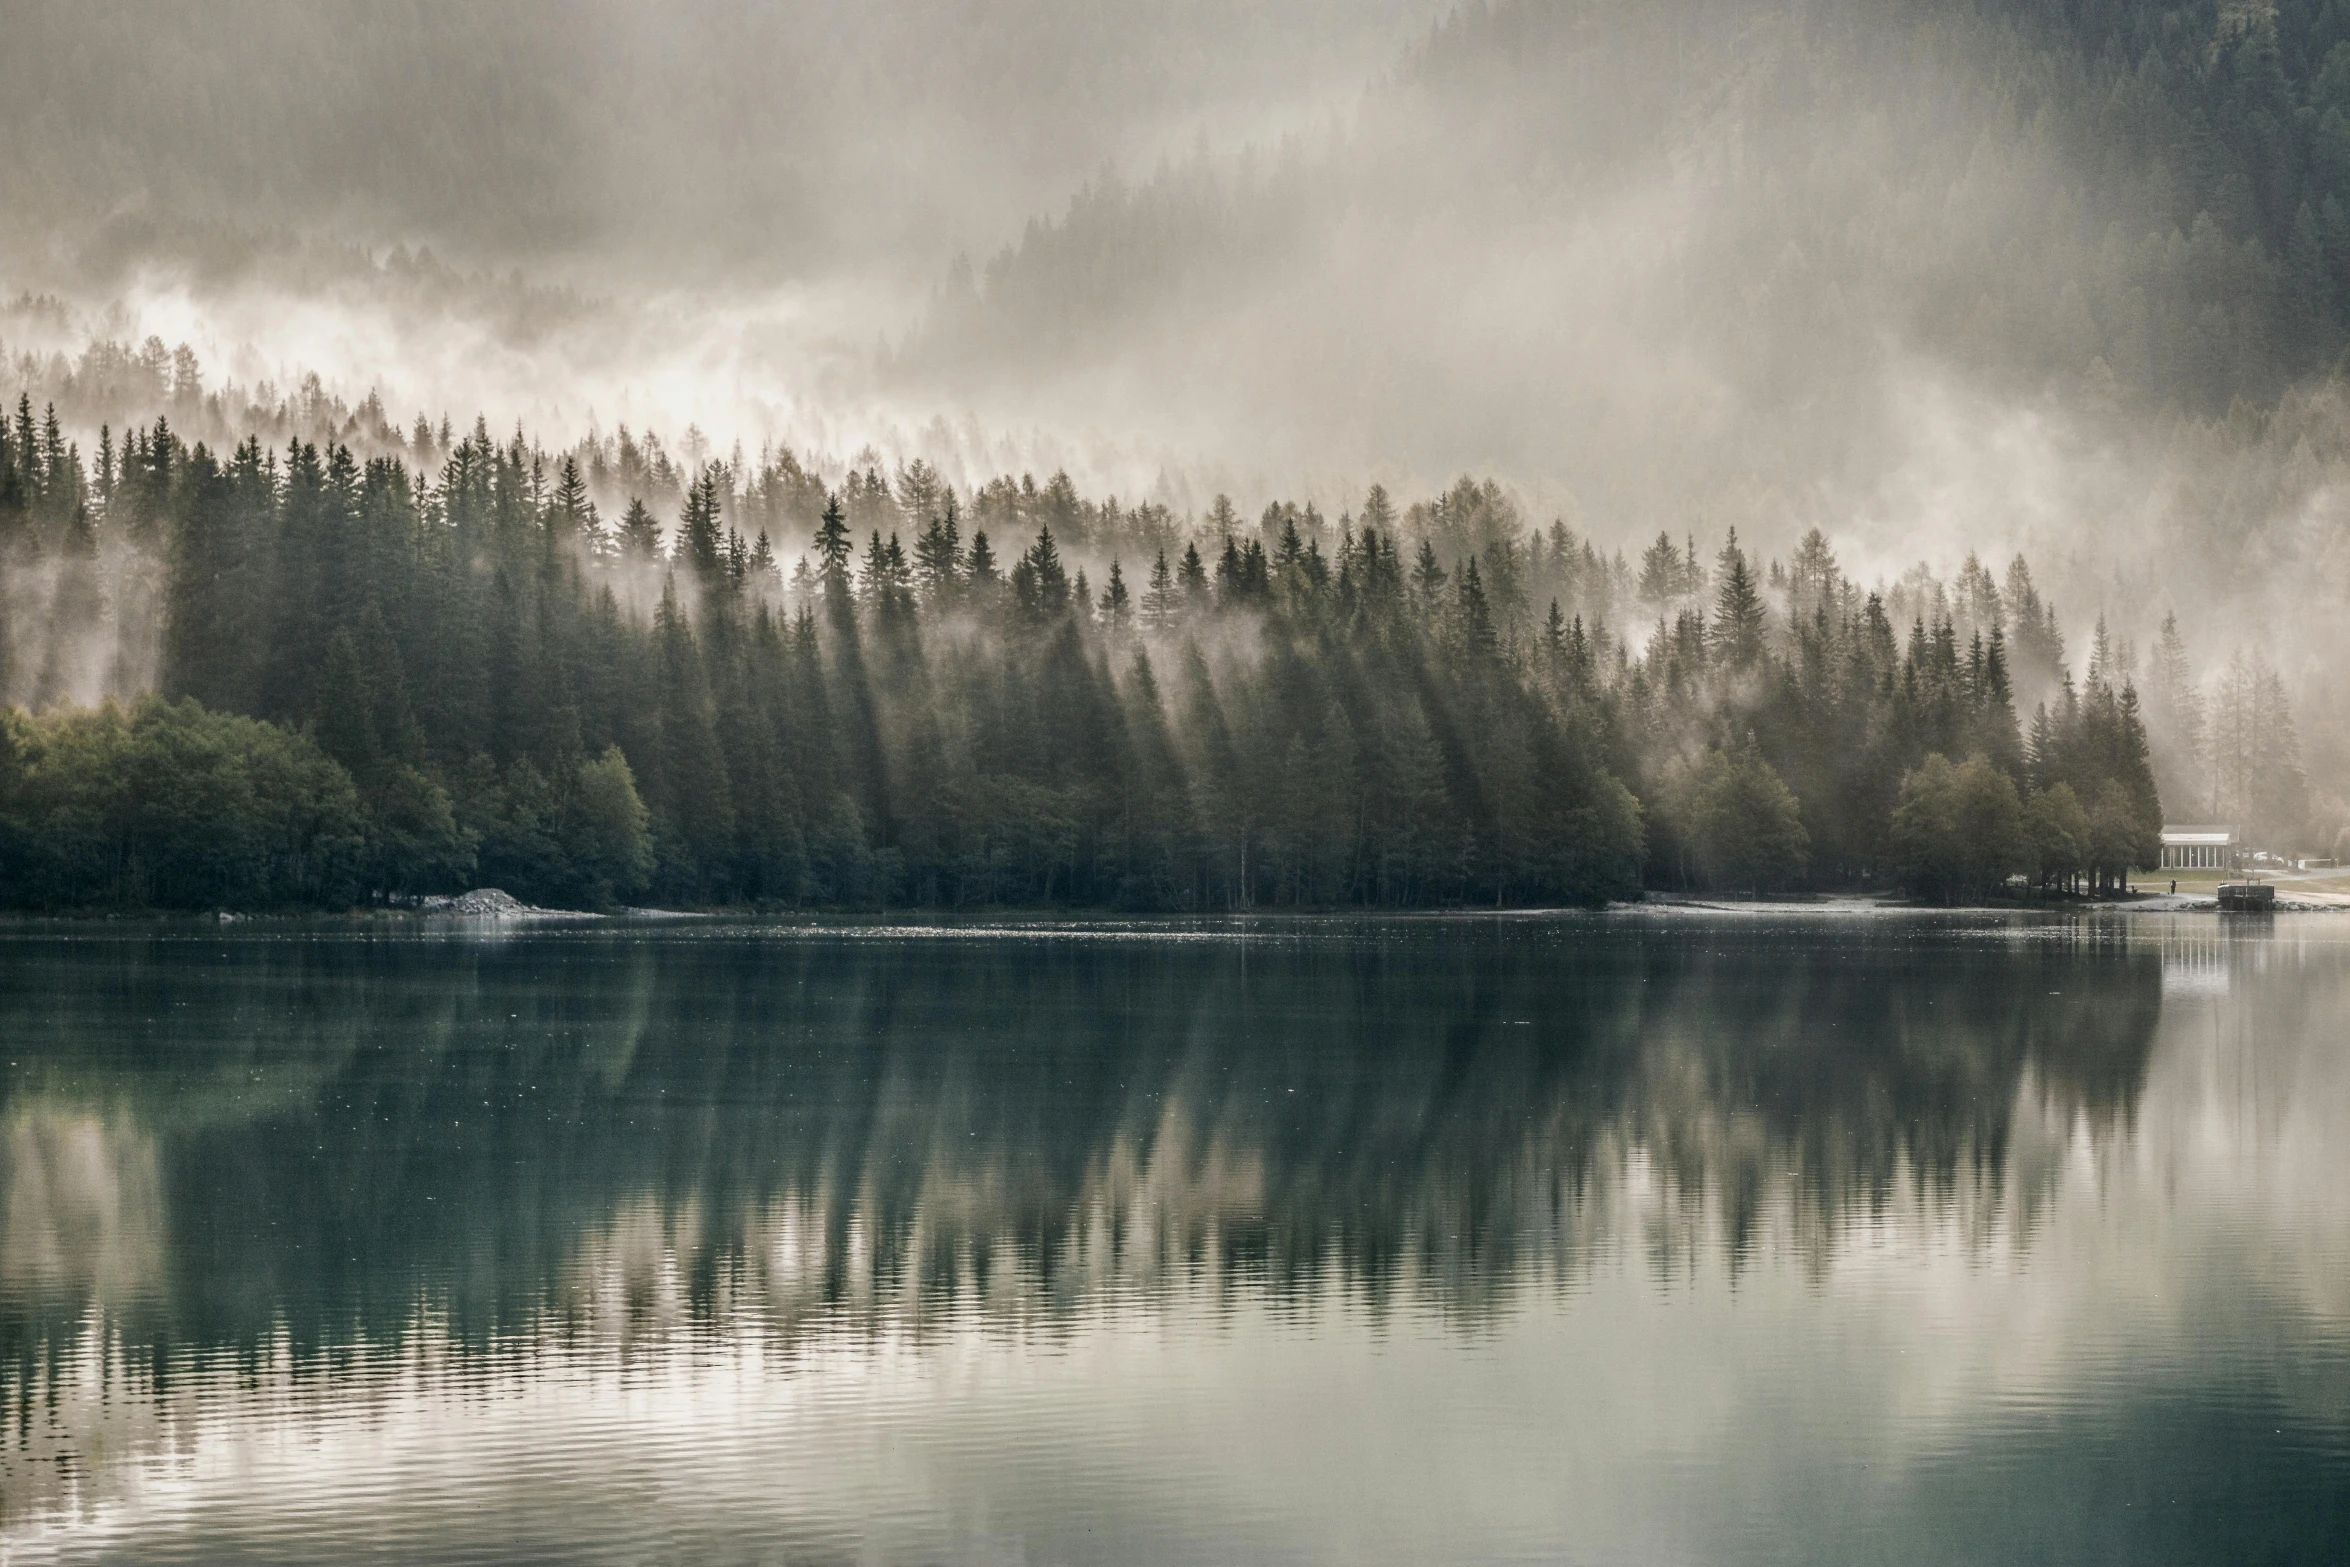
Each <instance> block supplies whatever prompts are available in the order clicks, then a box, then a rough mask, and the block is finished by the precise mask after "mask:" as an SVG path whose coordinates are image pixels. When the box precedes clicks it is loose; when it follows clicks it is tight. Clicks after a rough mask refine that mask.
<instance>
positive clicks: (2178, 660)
mask: <svg viewBox="0 0 2350 1567" xmlns="http://www.w3.org/2000/svg"><path fill="white" fill-rule="evenodd" d="M787 460H788V459H787ZM794 471H795V472H797V473H799V475H800V478H799V480H798V481H797V485H798V487H797V489H796V490H794V491H793V493H792V494H791V495H790V496H789V497H785V498H782V499H779V498H778V496H777V495H776V493H775V491H774V484H775V473H774V470H773V468H771V467H765V468H763V470H762V471H761V472H759V473H754V474H745V473H744V472H742V471H741V469H740V467H739V466H734V467H730V466H729V465H727V464H723V463H712V464H707V465H705V466H704V467H703V468H702V469H701V470H700V472H699V473H698V474H697V475H696V476H695V477H693V478H692V480H691V481H690V483H689V484H688V485H687V486H686V487H685V493H684V495H683V498H682V505H681V507H680V508H679V510H678V513H677V515H676V518H675V521H674V524H673V525H672V526H667V527H665V526H663V525H662V524H661V523H660V522H659V521H658V520H656V518H655V516H654V515H653V513H652V511H651V510H650V509H649V508H648V507H647V506H646V505H645V504H644V502H643V501H642V500H629V501H627V502H625V503H624V504H622V505H619V506H615V507H614V508H613V510H616V511H618V512H619V513H620V515H619V516H618V518H617V519H616V520H611V519H607V517H606V516H605V515H604V512H603V511H602V509H600V508H599V506H598V505H597V504H596V502H595V501H594V500H593V499H591V487H590V484H589V481H588V478H587V476H586V475H585V474H584V473H583V468H582V464H581V463H580V461H579V460H578V458H577V456H576V455H574V454H563V455H559V456H550V455H549V454H547V453H545V452H543V451H540V450H538V449H536V448H533V447H531V446H528V445H526V444H525V442H524V441H523V439H522V438H521V436H519V435H517V436H516V437H515V438H514V439H513V440H511V441H508V442H505V443H500V442H498V441H496V440H493V439H492V438H491V437H490V436H489V435H488V433H487V432H486V430H484V429H482V428H481V427H480V426H479V425H478V424H477V426H476V428H475V431H474V433H473V434H472V435H470V436H468V437H465V438H463V439H458V440H453V441H450V442H449V443H448V446H447V449H446V454H445V456H444V457H443V458H442V459H441V461H440V462H439V465H438V468H437V471H435V472H432V473H429V474H428V473H425V472H421V471H417V470H415V469H412V468H411V467H410V466H408V465H407V464H405V463H403V462H402V461H400V460H398V459H395V458H391V457H375V458H369V459H364V460H363V459H362V458H360V457H359V456H357V455H355V454H354V453H353V452H352V451H351V450H350V449H349V448H348V447H346V446H342V445H328V446H326V447H325V448H323V449H322V448H321V447H320V446H318V445H316V444H313V443H310V442H304V441H296V442H293V443H291V444H290V445H289V446H288V447H287V448H286V449H284V450H283V451H276V450H265V449H263V448H262V446H261V445H260V444H259V442H258V441H255V440H247V441H245V442H243V443H241V444H239V445H238V446H237V447H236V448H235V449H234V450H233V451H231V452H227V453H225V454H224V453H216V452H214V451H212V450H210V449H209V448H207V447H206V446H204V445H201V444H196V445H191V444H189V443H187V442H186V441H184V440H182V439H181V438H180V437H178V436H177V435H175V434H174V433H173V432H172V431H171V429H170V428H169V426H168V424H166V423H165V422H163V421H160V420H159V421H157V422H156V423H155V424H154V425H152V426H151V427H146V428H140V429H134V430H132V431H130V432H128V433H127V434H126V435H125V436H124V437H123V438H122V439H121V440H120V442H119V443H118V442H117V440H116V438H115V436H114V434H113V432H111V431H108V432H105V433H104V434H103V435H102V437H101V440H100V442H99V449H98V452H97V455H96V457H95V459H94V460H91V459H86V458H85V457H84V456H83V454H82V453H81V452H80V450H79V449H78V447H77V446H76V445H75V444H74V443H71V442H69V441H67V440H65V439H64V437H63V436H62V435H61V433H60V432H59V430H58V428H57V424H56V421H55V420H54V418H53V417H52V418H49V419H46V420H43V419H37V418H36V417H35V415H34V413H33V410H32V408H31V405H30V403H29V402H20V403H19V405H18V407H17V409H16V411H15V415H14V419H13V421H12V422H11V423H9V424H7V425H5V426H0V573H4V574H5V579H4V590H0V614H4V615H5V616H6V621H5V624H0V657H4V658H5V664H4V665H0V689H4V690H5V691H6V692H7V694H8V696H9V698H10V703H9V705H8V706H7V708H6V709H5V710H4V711H0V901H4V902H5V903H6V904H7V905H8V906H10V907H15V908H19V909H32V910H66V909H87V908H159V909H197V908H215V907H235V908H280V907H283V908H298V907H310V908H344V907H351V906H355V905H365V904H370V903H381V902H386V901H399V900H405V899H410V898H413V897H415V896H418V895H421V894H427V893H445V892H451V891H456V890H460V889H463V888H466V887H471V886H497V887H502V888H505V889H507V890H509V891H511V892H513V893H515V894H516V895H518V896H520V897H522V898H524V899H526V900H528V901H530V902H533V903H537V904H542V905H547V906H561V907H606V906H611V905H614V904H617V903H621V902H626V901H631V900H650V901H658V902H662V903H666V904H679V905H693V906H757V907H775V908H798V907H873V906H883V905H887V906H904V905H917V906H922V907H928V908H940V909H985V908H991V907H1036V906H1057V907H1088V908H1114V909H1131V910H1175V911H1180V910H1191V911H1225V910H1237V909H1268V908H1345V907H1363V908H1411V907H1438V906H1483V907H1510V906H1528V905H1545V904H1561V903H1568V904H1574V903H1583V904H1588V903H1596V902H1602V901H1606V900H1611V899H1622V898H1630V897H1636V896H1638V895H1639V894H1640V893H1641V892H1642V890H1643V889H1644V888H1656V889H1701V890H1712V891H1717V892H1726V893H1742V892H1764V893H1785V892H1794V891H1800V890H1805V889H1823V888H1850V887H1880V888H1899V889H1902V890H1904V891H1906V892H1908V893H1910V894H1911V895H1914V896H1917V897H1919V898H1923V899H1928V900H1934V901H1950V902H1955V901H1974V900H1982V899H1986V898H1996V897H2013V896H2022V895H2053V894H2060V893H2071V892H2086V891H2096V890H2100V889H2109V888H2112V887H2114V886H2116V885H2118V884H2120V883H2121V881H2122V880H2123V878H2124V877H2125V876H2126V875H2127V873H2128V871H2129V869H2130V868H2131V867H2132V866H2136V865H2145V864H2151V863H2152V862H2153V860H2154V858H2155V856H2154V844H2153V840H2154V838H2155V835H2156V833H2157V830H2158V828H2159V826H2160V823H2161V821H2162V818H2163V810H2162V803H2161V799H2162V785H2161V784H2159V783H2158V771H2160V769H2159V767H2158V755H2157V750H2156V748H2155V746H2154V745H2153V743H2152V742H2151V741H2150V738H2149V718H2148V712H2147V708H2146V704H2145V703H2144V702H2143V701H2142V699H2141V696H2140V693H2139V690H2138V687H2137V684H2136V682H2135V679H2134V676H2133V673H2132V664H2133V663H2134V653H2133V652H2132V651H2131V650H2130V649H2128V648H2126V647H2125V646H2122V645H2120V644H2119V643H2118V641H2117V639H2114V638H2111V637H2109V636H2108V635H2107V634H2106V632H2105V629H2104V627H2103V626H2102V624H2100V626H2099V628H2098V631H2097V634H2096V638H2095V641H2094V643H2093V645H2092V647H2091V649H2090V652H2089V657H2088V660H2087V663H2086V667H2085V669H2084V671H2083V673H2082V675H2081V677H2080V678H2079V679H2078V680H2077V681H2076V679H2075V677H2074V676H2073V674H2072V673H2071V670H2070V667H2069V665H2068V663H2067V661H2066V652H2065V643H2064V636H2063V633H2062V630H2061V629H2060V627H2059V624H2058V620H2057V616H2056V612H2055V610H2054V609H2053V607H2052V606H2050V605H2049V604H2048V603H2047V602H2046V601H2045V600H2044V599H2043V598H2042V597H2041V595H2040V594H2039V592H2038V590H2037V588H2036V587H2035V585H2034V583H2033V580H2032V577H2031V573H2030V570H2029V568H2028V566H2027V565H2026V564H2025V562H2023V561H2022V560H2021V559H2020V558H2019V559H2017V560H2015V561H2014V562H2013V563H2012V564H2011V565H2010V566H2009V567H2008V568H2007V569H2006V571H2005V573H2004V575H2000V576H1995V575H1994V573H1993V572H1991V571H1990V570H1989V569H1988V568H1987V567H1985V566H1983V565H1981V564H1980V563H1978V562H1977V561H1976V560H1975V559H1974V558H1973V557H1971V556H1970V557H1969V558H1968V560H1967V562H1966V565H1965V567H1964V568H1963V570H1962V572H1961V573H1960V576H1959V577H1958V579H1957V580H1956V581H1955V582H1952V583H1943V582H1940V581H1937V580H1934V579H1931V578H1929V577H1924V576H1923V575H1922V574H1920V573H1912V574H1911V575H1910V576H1909V577H1905V578H1904V579H1902V580H1901V581H1900V582H1898V583H1895V584H1892V585H1890V586H1887V587H1879V588H1875V589H1870V588H1866V587H1864V586H1863V585H1861V584H1860V583H1858V582H1856V581H1854V580H1853V579H1852V578H1851V577H1850V576H1848V575H1847V574H1846V573H1845V572H1844V571H1843V570H1842V569H1841V568H1840V567H1839V565H1838V563H1837V561H1836V558H1835V555H1834V553H1833V550H1832V548H1831V547H1830V545H1829V543H1828V541H1827V540H1826V539H1824V538H1823V537H1821V536H1820V535H1819V534H1818V533H1817V532H1814V533H1813V534H1811V535H1810V536H1809V537H1807V538H1806V539H1805V540H1804V541H1803V542H1802V544H1801V545H1800V547H1799V548H1798V549H1797V550H1795V551H1794V552H1793V554H1792V555H1791V556H1790V557H1789V558H1787V559H1786V560H1770V561H1765V560H1761V559H1759V558H1755V557H1750V556H1749V555H1748V554H1747V552H1746V551H1745V550H1744V548H1743V547H1742V546H1741V545H1740V543H1739V541H1738V540H1737V538H1736V536H1735V534H1732V535H1731V536H1730V537H1729V538H1727V539H1726V540H1724V541H1723V542H1721V543H1720V544H1719V546H1718V547H1716V548H1714V549H1713V550H1711V551H1710V552H1707V554H1705V555H1702V556H1701V554H1700V549H1699V546H1698V545H1697V544H1696V542H1695V540H1693V539H1688V540H1683V541H1676V540H1674V539H1673V538H1671V537H1669V536H1666V535H1660V536H1659V537H1658V539H1657V540H1656V541H1655V542H1654V543H1653V544H1651V545H1650V546H1649V547H1648V549H1647V550H1646V551H1645V552H1644V553H1643V554H1642V555H1641V557H1640V558H1639V559H1638V560H1636V561H1634V560H1629V559H1627V558H1626V557H1625V556H1624V555H1623V554H1622V553H1620V552H1619V553H1617V554H1615V555H1613V556H1608V555H1604V554H1602V553H1601V551H1600V550H1599V549H1598V548H1597V547H1596V546H1595V545H1594V544H1593V542H1592V541H1590V540H1589V539H1586V538H1582V537H1579V536H1577V535H1576V534H1575V533H1574V532H1573V531H1572V530H1571V529H1569V528H1567V527H1566V526H1565V525H1564V524H1563V523H1553V524H1551V525H1550V526H1548V527H1547V528H1539V527H1531V526H1528V525H1527V524H1525V523H1524V522H1523V520H1522V519H1521V518H1520V517H1519V515H1518V513H1517V511H1516V508H1515V507H1514V506H1513V505H1512V503H1511V502H1510V500H1509V498H1508V497H1507V496H1506V495H1505V494H1504V493H1503V492H1502V491H1500V490H1499V489H1498V488H1497V487H1495V486H1493V485H1491V484H1490V483H1488V484H1484V485H1479V484H1475V483H1472V482H1470V481H1467V480H1464V481H1462V483H1461V484H1460V485H1458V486H1456V487H1455V488H1454V489H1453V490H1451V491H1449V492H1446V493H1445V494H1443V495H1440V496H1437V497H1434V498H1432V499H1430V500H1427V501H1424V502H1420V503H1416V504H1413V505H1411V506H1409V507H1404V508H1399V507H1398V506H1397V505H1396V504H1395V503H1394V502H1393V501H1391V500H1390V498H1389V497H1388V496H1387V495H1386V494H1385V493H1384V492H1383V491H1382V490H1380V489H1378V488H1377V487H1373V488H1372V489H1371V490H1370V491H1369V492H1368V494H1367V496H1366V498H1365V500H1364V502H1363V504H1362V505H1361V507H1360V508H1359V509H1356V510H1351V511H1350V512H1348V513H1347V514H1345V515H1343V516H1341V517H1340V518H1338V519H1337V520H1336V521H1335V522H1333V521H1331V520H1329V519H1326V518H1324V517H1323V516H1322V515H1320V514H1319V513H1318V512H1317V511H1316V510H1315V509H1314V508H1312V507H1299V506H1294V505H1286V504H1282V505H1275V506H1271V507H1268V508H1267V509H1266V511H1265V512H1264V513H1263V515H1262V516H1261V517H1258V518H1256V519H1244V518H1242V517H1240V516H1239V515H1238V514H1236V513H1235V512H1234V511H1233V509H1232V508H1231V506H1230V505H1229V503H1228V502H1225V501H1223V500H1221V499H1219V501H1218V503H1217V505H1216V506H1215V508H1213V509H1212V510H1211V511H1210V512H1208V513H1207V514H1206V515H1204V516H1202V517H1200V518H1197V519H1188V520H1179V519H1175V518H1173V517H1170V516H1168V515H1167V514H1166V513H1165V512H1164V510H1163V509H1161V510H1159V511H1157V513H1156V515H1155V516H1154V515H1153V514H1152V512H1151V510H1150V509H1147V508H1136V509H1134V510H1132V511H1122V510H1121V509H1120V508H1119V507H1118V506H1117V504H1116V502H1115V501H1102V502H1089V501H1084V500H1082V499H1079V498H1076V497H1075V496H1074V494H1073V492H1071V491H1069V489H1068V487H1067V485H1066V481H1065V480H1060V479H1056V481H1055V483H1054V484H1053V485H1049V486H1045V487H1043V488H1041V489H1040V488H1039V487H1038V486H1037V485H1035V484H1034V483H1033V482H1030V483H1027V484H1026V485H1014V484H1011V483H1009V482H1008V481H998V482H997V483H996V484H993V485H989V486H986V487H982V488H981V489H979V490H977V491H973V492H970V493H968V494H962V493H958V492H957V491H956V490H955V488H954V487H952V486H951V485H948V484H945V483H944V482H942V481H941V480H940V479H939V478H938V476H937V475H936V474H935V473H932V472H930V471H929V470H928V469H927V468H926V467H924V465H922V464H919V463H916V464H912V465H910V466H908V467H907V468H904V469H901V470H900V471H899V472H898V473H897V474H896V475H895V477H894V479H884V478H883V477H882V476H881V475H880V474H879V473H878V472H874V471H871V470H868V471H866V472H862V473H858V472H852V473H851V474H850V475H849V477H848V480H847V482H846V483H845V484H841V485H835V486H823V485H819V484H816V483H814V482H812V481H810V480H809V479H808V478H807V475H806V474H805V471H804V470H798V469H797V467H796V464H795V465H794ZM762 484H765V485H767V486H768V490H767V493H765V494H762V493H761V491H760V486H761V485H762ZM1056 520H1058V521H1060V523H1061V528H1060V530H1059V531H1058V532H1056V529H1055V526H1054V524H1055V521H1056ZM2183 657H2184V655H2183V650H2182V649H2181V648H2180V646H2179V639H2178V633H2177V629H2176V625H2175V622H2169V623H2166V634H2165V642H2164V645H2163V646H2162V647H2159V648H2157V649H2156V650H2155V657H2154V659H2153V661H2152V669H2151V673H2153V674H2154V675H2155V676H2156V677H2157V683H2158V685H2159V686H2161V687H2162V688H2163V690H2164V692H2165V696H2164V698H2163V701H2162V702H2160V703H2158V704H2157V705H2158V707H2161V708H2162V709H2163V711H2162V712H2161V713H2158V714H2157V717H2158V718H2159V719H2161V722H2160V723H2159V724H2158V725H2157V727H2158V728H2163V727H2169V728H2184V727H2185V726H2186V722H2187V720H2188V719H2190V718H2192V719H2195V720H2196V721H2197V722H2198V723H2200V722H2201V715H2199V714H2196V713H2187V714H2184V715H2182V714H2180V713H2176V712H2171V711H2170V709H2172V708H2179V707H2184V706H2187V705H2189V704H2191V703H2192V701H2193V691H2192V688H2191V685H2188V684H2183V683H2182V682H2183V681H2184V674H2183ZM2174 665H2177V666H2182V667H2179V668H2173V667H2171V666H2174ZM2166 672H2167V678H2164V677H2165V676H2166ZM2272 678H2273V677H2272ZM2261 689H2262V690H2263V691H2264V692H2265V690H2266V688H2265V687H2263V688H2261ZM2275 699H2276V700H2277V701H2279V702H2281V696H2279V697H2276V698H2275ZM2026 714H2028V716H2025V715H2026ZM2207 727H2208V726H2207ZM2288 760H2289V759H2288ZM2209 772H2210V769H2209V768H2208V767H2206V766H2204V764H2203V763H2202V762H2201V761H2196V762H2194V763H2193V764H2192V765H2191V766H2187V767H2186V768H2185V770H2184V771H2183V772H2182V773H2181V776H2183V777H2185V778H2187V779H2188V780H2189V785H2188V786H2190V787H2193V786H2199V785H2200V783H2201V782H2202V781H2204V780H2205V776H2206V774H2208V773H2209ZM2290 773H2291V770H2290V769H2280V768H2278V767H2275V766H2269V767H2264V768H2262V769H2259V780H2258V782H2257V784H2256V785H2255V784H2254V783H2252V782H2245V783H2244V784H2243V786H2244V787H2255V786H2257V787H2261V788H2267V789H2269V790H2271V791H2272V792H2273V791H2274V790H2277V789H2280V788H2286V789H2289V788H2295V787H2299V785H2298V782H2297V779H2296V778H2294V777H2292V776H2290ZM2247 777H2248V778H2249V775H2247ZM2214 787H2218V785H2216V784H2215V785H2214ZM2270 804H2271V805H2272V806H2273V807H2274V808H2275V809H2278V810H2289V809H2293V808H2295V802H2294V801H2293V800H2291V799H2286V800H2283V801H2281V802H2270Z"/></svg>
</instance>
